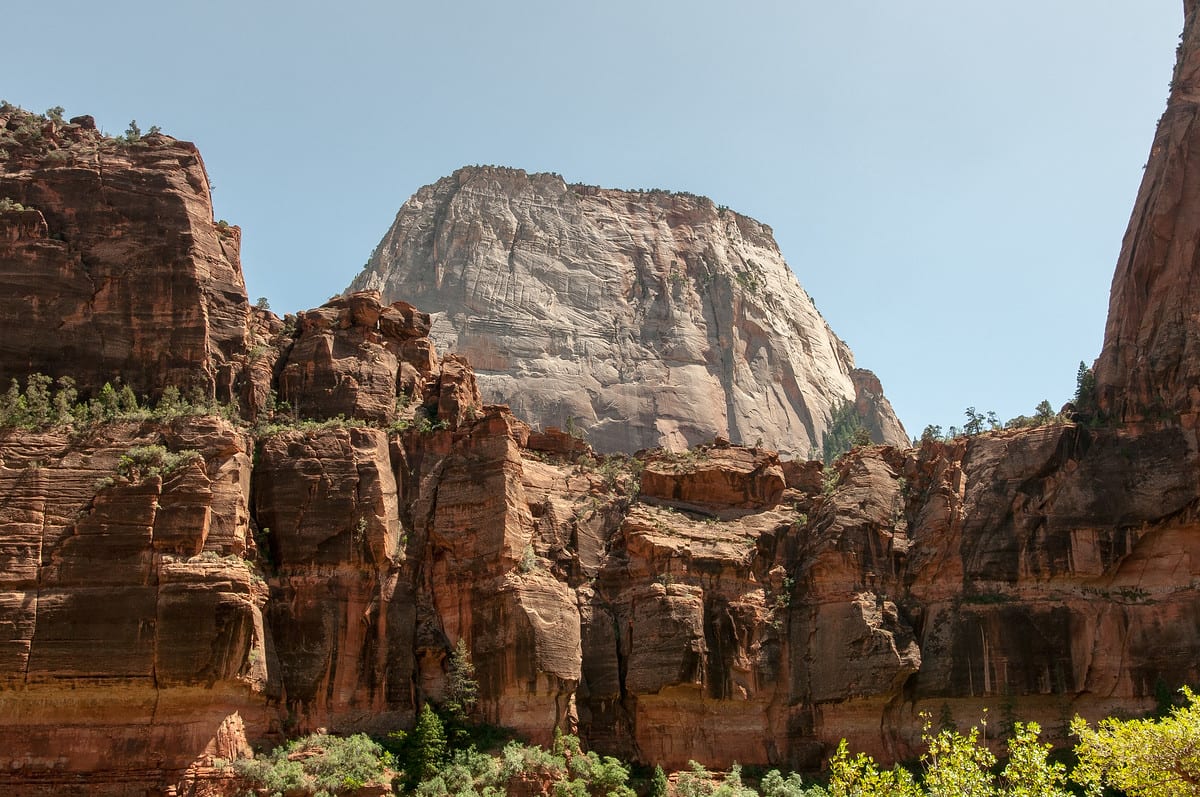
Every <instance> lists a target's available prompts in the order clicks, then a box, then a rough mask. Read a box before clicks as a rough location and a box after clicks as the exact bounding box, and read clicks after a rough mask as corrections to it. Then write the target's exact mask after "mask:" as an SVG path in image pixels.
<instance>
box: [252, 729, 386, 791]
mask: <svg viewBox="0 0 1200 797" xmlns="http://www.w3.org/2000/svg"><path fill="white" fill-rule="evenodd" d="M233 767H234V771H235V772H237V774H238V775H240V776H241V777H243V778H245V779H246V780H247V781H249V782H250V783H252V784H254V785H256V786H258V787H260V788H263V789H266V790H267V792H268V794H270V795H271V797H283V796H284V795H293V794H305V795H319V794H327V795H333V794H344V793H346V792H348V791H353V790H355V789H359V788H361V787H363V786H365V785H368V784H372V783H385V782H386V779H387V773H386V770H385V767H384V757H383V748H381V747H380V746H379V745H378V744H376V743H375V742H373V741H371V739H370V738H369V737H367V736H365V735H363V734H361V733H360V734H355V735H354V736H348V737H345V738H343V737H339V736H328V735H325V734H313V735H311V736H306V737H304V738H303V739H297V740H295V741H292V742H288V743H287V744H284V745H280V746H279V747H277V748H275V749H274V750H273V751H272V752H271V753H270V754H268V755H259V756H257V757H255V758H253V759H249V760H245V759H244V760H240V761H235V762H234V764H233Z"/></svg>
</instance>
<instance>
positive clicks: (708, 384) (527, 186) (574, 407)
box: [351, 167, 908, 456]
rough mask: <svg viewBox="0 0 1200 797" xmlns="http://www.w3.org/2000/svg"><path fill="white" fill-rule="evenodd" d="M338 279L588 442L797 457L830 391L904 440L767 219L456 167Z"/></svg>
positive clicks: (826, 416)
mask: <svg viewBox="0 0 1200 797" xmlns="http://www.w3.org/2000/svg"><path fill="white" fill-rule="evenodd" d="M351 287H352V289H355V290H362V289H376V290H379V291H381V292H382V293H383V296H384V298H385V300H387V301H391V300H394V299H404V300H407V301H412V302H415V303H416V304H417V305H419V306H420V307H422V308H423V309H424V310H426V311H427V312H430V313H432V314H433V328H432V330H431V332H430V334H431V336H432V338H433V339H434V340H435V341H436V342H437V344H438V347H439V348H441V349H444V350H449V351H454V352H457V353H460V354H463V355H465V356H466V357H467V358H468V359H469V360H470V361H471V363H472V365H474V367H475V370H476V374H477V376H478V378H479V384H480V388H481V390H482V391H483V395H484V397H485V398H486V399H487V400H488V401H495V402H503V403H505V404H508V405H510V406H511V407H512V408H513V411H514V413H515V414H516V415H517V416H518V417H521V418H524V419H526V420H528V421H529V422H530V423H532V424H534V425H535V426H555V427H559V428H564V427H566V426H567V425H568V424H574V425H577V426H579V427H580V428H582V429H583V430H585V431H586V432H587V435H588V439H589V441H591V443H592V445H593V446H595V448H596V449H597V450H600V451H627V452H630V451H635V450H638V449H641V448H651V447H655V446H660V445H661V446H665V447H667V448H670V449H673V450H681V449H685V448H687V447H688V446H691V445H698V444H700V443H703V442H706V441H710V440H712V439H713V438H715V437H724V438H727V439H729V440H732V441H733V442H735V443H746V444H751V443H755V442H758V443H760V444H761V445H764V446H767V447H769V448H772V449H776V450H778V451H781V452H784V453H791V454H798V455H801V456H807V455H808V454H809V452H810V451H812V450H814V449H815V450H820V449H821V447H822V443H823V438H824V435H825V433H826V432H827V431H828V429H829V425H830V421H831V418H832V414H833V411H834V410H835V409H836V407H837V406H839V405H840V404H841V403H842V402H845V401H850V402H855V403H856V404H857V405H858V407H859V409H860V411H861V412H863V413H864V414H863V418H864V420H865V422H866V425H867V427H868V428H869V429H870V431H871V433H872V434H873V435H874V438H875V439H876V440H878V441H881V442H886V443H891V444H893V445H904V444H905V443H906V442H907V440H908V438H907V437H906V436H905V433H904V430H903V428H902V427H901V426H900V423H899V421H898V420H896V417H895V414H894V413H893V412H892V409H891V406H890V405H889V404H888V402H887V400H886V399H885V398H883V393H882V390H880V389H879V383H878V380H875V379H874V377H873V376H871V377H870V378H857V377H855V376H854V360H853V356H852V355H851V353H850V349H849V348H848V347H847V346H846V344H845V343H843V342H842V341H841V340H839V339H838V338H837V337H836V336H835V335H834V334H833V332H832V331H831V330H830V329H829V326H828V325H827V324H826V323H825V320H824V319H823V318H822V317H821V315H820V313H818V312H817V310H816V307H814V305H813V303H812V300H811V299H810V298H809V297H808V294H806V293H805V292H804V289H803V288H801V287H800V284H799V283H798V282H797V281H796V278H795V276H794V275H793V274H792V272H791V270H790V269H789V268H788V266H787V264H786V263H785V262H784V261H783V257H782V255H781V254H780V253H779V249H778V247H777V246H776V244H775V240H774V238H773V237H772V234H771V229H770V228H769V227H767V226H766V225H764V224H760V223H759V222H757V221H754V220H753V219H750V218H747V217H745V216H742V215H740V214H737V213H734V212H733V211H730V210H728V209H726V208H718V207H717V206H716V205H714V204H713V203H712V202H711V201H710V200H708V199H705V198H703V197H698V196H694V195H691V194H673V193H669V192H666V191H649V192H631V191H615V190H608V189H600V188H595V187H592V186H580V185H567V184H566V183H564V182H563V179H562V178H561V177H559V176H558V175H554V174H526V173H525V172H523V171H520V170H517V169H504V168H491V167H481V168H465V169H460V170H459V171H457V172H455V173H454V174H453V175H452V176H450V177H447V178H445V179H443V180H440V181H438V182H437V183H435V184H433V185H430V186H426V187H425V188H422V189H421V190H420V191H418V192H417V193H416V194H415V195H414V196H413V197H412V198H411V199H410V200H409V201H408V202H407V203H405V205H404V207H403V208H401V210H400V213H399V214H398V215H397V217H396V221H395V223H394V224H393V225H392V228H391V230H389V231H388V233H387V235H386V236H385V237H384V239H383V241H382V242H381V243H380V245H379V247H378V248H377V249H376V252H375V255H374V256H373V257H372V258H371V261H370V262H369V263H368V264H367V267H366V269H365V270H364V271H363V272H362V273H361V274H360V275H359V276H358V277H357V278H356V279H355V280H354V282H353V284H352V286H351ZM863 373H864V374H869V373H870V372H863ZM864 386H865V387H866V388H869V390H864V389H863V388H864Z"/></svg>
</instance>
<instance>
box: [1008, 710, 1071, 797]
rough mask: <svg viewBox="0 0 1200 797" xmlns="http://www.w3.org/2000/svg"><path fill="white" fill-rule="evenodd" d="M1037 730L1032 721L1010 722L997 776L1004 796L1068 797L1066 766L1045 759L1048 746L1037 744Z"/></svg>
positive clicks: (1038, 732)
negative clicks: (1004, 758) (1005, 756)
mask: <svg viewBox="0 0 1200 797" xmlns="http://www.w3.org/2000/svg"><path fill="white" fill-rule="evenodd" d="M1041 731H1042V729H1041V728H1040V727H1039V726H1038V724H1037V723H1036V722H1030V723H1021V722H1017V723H1014V725H1013V735H1012V738H1010V739H1009V740H1008V763H1007V764H1005V766H1004V771H1003V772H1002V773H1001V775H1000V777H1001V779H1002V780H1003V781H1004V782H1005V785H1006V789H1005V791H1004V794H1005V796H1006V797H1069V795H1070V792H1068V791H1067V790H1066V788H1065V786H1066V780H1067V773H1066V767H1065V766H1063V765H1062V764H1059V763H1052V762H1051V761H1050V760H1049V758H1048V755H1049V753H1050V747H1051V746H1050V745H1048V744H1043V743H1042V742H1040V741H1038V735H1039V734H1040V733H1041Z"/></svg>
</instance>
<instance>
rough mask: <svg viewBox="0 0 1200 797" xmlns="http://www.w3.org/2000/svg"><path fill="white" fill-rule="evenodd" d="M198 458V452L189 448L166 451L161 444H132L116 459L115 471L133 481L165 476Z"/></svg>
mask: <svg viewBox="0 0 1200 797" xmlns="http://www.w3.org/2000/svg"><path fill="white" fill-rule="evenodd" d="M200 459H203V457H202V456H201V454H200V452H199V451H195V450H193V449H190V448H189V449H184V450H183V451H168V450H167V449H166V448H165V447H163V446H161V445H149V446H134V447H133V448H131V449H129V450H128V451H126V452H125V453H124V454H122V455H121V458H120V459H119V460H117V473H118V474H119V475H120V476H122V477H124V478H126V479H128V480H129V481H131V482H134V483H136V482H140V481H142V480H144V479H148V478H150V477H152V476H161V477H163V478H166V477H168V476H170V475H171V474H172V473H174V472H175V471H177V470H179V469H180V468H182V467H184V466H186V465H189V464H191V463H192V462H195V461H197V460H200Z"/></svg>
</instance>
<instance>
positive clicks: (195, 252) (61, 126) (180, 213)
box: [0, 106, 249, 400]
mask: <svg viewBox="0 0 1200 797" xmlns="http://www.w3.org/2000/svg"><path fill="white" fill-rule="evenodd" d="M239 240H240V231H239V230H238V229H237V228H236V227H228V226H220V227H218V226H217V225H216V224H214V223H213V216H212V202H211V199H210V197H209V185H208V176H207V174H206V173H205V171H204V163H203V161H202V160H201V159H200V153H199V152H198V151H197V150H196V147H195V146H193V145H192V144H189V143H187V142H183V141H176V140H175V139H173V138H171V137H169V136H164V135H160V134H153V135H147V136H144V137H142V138H141V139H140V140H138V141H136V142H125V141H123V140H118V139H113V138H106V137H104V136H101V135H100V133H99V132H98V131H97V130H96V129H95V124H94V122H92V120H91V118H90V117H79V118H77V119H75V120H72V122H71V123H61V122H55V121H53V120H49V119H45V118H43V117H38V116H35V115H33V114H30V113H27V112H24V111H21V110H18V109H15V108H12V107H11V106H9V107H7V108H5V109H0V281H2V283H3V285H4V290H3V292H0V324H3V326H4V330H5V334H4V335H3V336H2V338H0V380H2V381H3V383H4V384H7V382H8V380H9V379H11V378H13V377H18V378H23V377H24V376H25V375H26V374H28V373H31V372H40V373H44V374H47V375H50V376H52V377H58V376H72V377H74V378H75V379H76V381H77V382H78V383H79V385H80V387H81V388H82V389H83V390H84V391H94V390H95V389H97V388H99V387H100V386H101V385H102V384H103V383H104V382H106V381H112V380H115V379H117V378H120V379H121V380H122V381H124V382H125V383H126V384H128V385H130V386H131V387H132V388H133V389H134V391H135V392H136V393H137V394H138V395H143V394H148V395H152V396H154V395H157V394H158V393H159V392H160V391H161V390H162V388H163V387H164V386H166V385H168V384H172V385H177V386H181V387H184V388H186V389H191V388H199V389H200V390H201V391H202V392H203V393H205V394H206V395H209V396H217V397H219V398H222V399H224V400H228V399H229V398H230V396H231V395H233V392H234V380H235V376H236V367H235V361H236V360H237V359H238V358H239V355H243V354H244V353H245V350H246V348H247V343H246V339H247V320H248V314H249V304H248V302H247V301H246V287H245V284H244V282H243V280H242V273H241V264H240V262H239V259H238V247H239Z"/></svg>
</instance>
